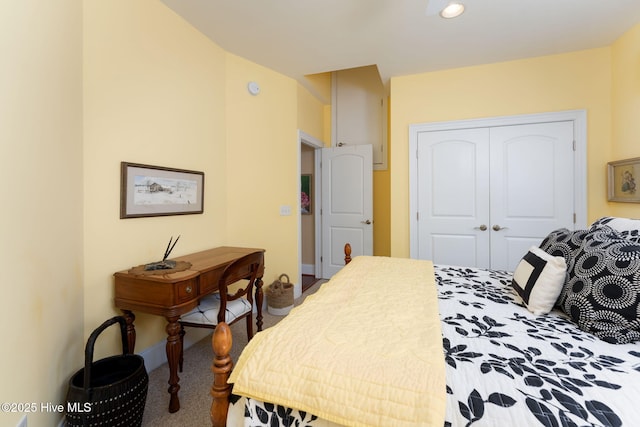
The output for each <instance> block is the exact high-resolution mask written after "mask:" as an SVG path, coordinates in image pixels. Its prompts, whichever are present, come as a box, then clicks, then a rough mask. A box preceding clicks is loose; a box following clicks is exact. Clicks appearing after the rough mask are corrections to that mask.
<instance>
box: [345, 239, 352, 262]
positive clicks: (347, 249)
mask: <svg viewBox="0 0 640 427" xmlns="http://www.w3.org/2000/svg"><path fill="white" fill-rule="evenodd" d="M350 262H351V245H350V244H349V243H345V245H344V265H347V264H349V263H350Z"/></svg>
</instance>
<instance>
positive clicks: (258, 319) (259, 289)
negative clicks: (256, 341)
mask: <svg viewBox="0 0 640 427" xmlns="http://www.w3.org/2000/svg"><path fill="white" fill-rule="evenodd" d="M263 299H264V293H263V292H262V277H258V278H257V279H256V311H257V315H256V325H257V326H258V332H260V331H262V300H263Z"/></svg>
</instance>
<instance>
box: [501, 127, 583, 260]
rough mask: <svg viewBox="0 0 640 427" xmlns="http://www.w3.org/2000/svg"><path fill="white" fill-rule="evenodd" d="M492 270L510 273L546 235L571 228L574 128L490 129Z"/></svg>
mask: <svg viewBox="0 0 640 427" xmlns="http://www.w3.org/2000/svg"><path fill="white" fill-rule="evenodd" d="M490 151H491V160H490V165H491V166H490V169H491V195H490V200H491V228H490V230H489V231H490V233H491V268H494V269H499V270H509V271H512V270H514V269H515V267H516V266H517V265H518V262H519V261H520V259H521V258H522V256H523V255H524V254H525V253H526V252H527V250H528V249H529V247H530V246H538V245H539V244H540V242H541V241H542V239H544V237H545V236H546V235H547V234H549V232H550V231H552V230H555V229H558V228H561V227H567V228H569V229H571V228H573V226H574V224H573V222H574V220H573V213H574V197H573V187H574V185H573V123H572V122H556V123H539V124H529V125H520V126H502V127H496V128H491V150H490Z"/></svg>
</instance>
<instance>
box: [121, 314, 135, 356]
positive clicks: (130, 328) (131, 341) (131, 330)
mask: <svg viewBox="0 0 640 427" xmlns="http://www.w3.org/2000/svg"><path fill="white" fill-rule="evenodd" d="M122 313H123V315H122V316H123V317H124V318H125V320H126V321H127V344H128V345H129V354H134V353H135V348H136V327H135V326H134V325H133V322H134V321H135V320H136V316H135V314H133V312H131V311H129V310H122Z"/></svg>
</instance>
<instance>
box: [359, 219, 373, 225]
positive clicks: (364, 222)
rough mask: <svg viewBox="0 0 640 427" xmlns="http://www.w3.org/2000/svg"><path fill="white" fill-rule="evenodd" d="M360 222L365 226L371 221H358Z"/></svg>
mask: <svg viewBox="0 0 640 427" xmlns="http://www.w3.org/2000/svg"><path fill="white" fill-rule="evenodd" d="M360 222H361V223H362V224H367V225H369V224H371V220H370V219H368V220H366V221H360Z"/></svg>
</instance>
